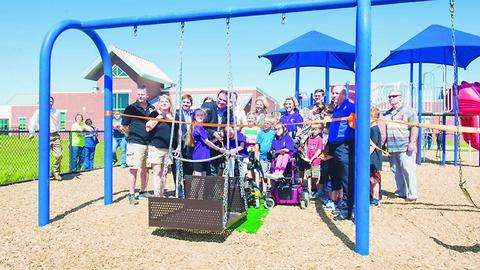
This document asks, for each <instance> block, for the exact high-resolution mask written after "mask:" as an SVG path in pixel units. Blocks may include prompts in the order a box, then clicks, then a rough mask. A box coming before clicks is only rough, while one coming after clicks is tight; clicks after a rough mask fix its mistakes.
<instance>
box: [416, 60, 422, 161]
mask: <svg viewBox="0 0 480 270" xmlns="http://www.w3.org/2000/svg"><path fill="white" fill-rule="evenodd" d="M422 77H423V76H422V62H419V63H418V123H422V113H423V93H422V88H423V87H422V84H423V82H422ZM422 139H423V138H422V128H420V127H419V128H418V137H417V164H418V165H422Z"/></svg>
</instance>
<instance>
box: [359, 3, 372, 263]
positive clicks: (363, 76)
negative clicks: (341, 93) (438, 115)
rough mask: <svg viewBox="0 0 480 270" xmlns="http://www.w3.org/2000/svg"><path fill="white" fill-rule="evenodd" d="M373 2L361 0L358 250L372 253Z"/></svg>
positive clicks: (365, 253) (362, 252) (360, 252)
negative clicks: (371, 96) (370, 249)
mask: <svg viewBox="0 0 480 270" xmlns="http://www.w3.org/2000/svg"><path fill="white" fill-rule="evenodd" d="M370 18H371V2H370V0H358V6H357V30H356V44H355V49H356V55H357V68H356V71H355V81H356V83H355V85H356V86H357V90H356V92H355V94H356V95H355V98H356V102H355V107H356V113H357V118H356V121H355V251H356V252H357V253H359V254H360V255H364V256H366V255H368V254H369V234H370V206H369V203H370V185H369V181H370V180H369V179H370V152H369V148H370V143H369V142H370V80H371V77H370V76H371V71H370V70H371V21H370Z"/></svg>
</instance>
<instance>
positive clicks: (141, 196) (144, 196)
mask: <svg viewBox="0 0 480 270" xmlns="http://www.w3.org/2000/svg"><path fill="white" fill-rule="evenodd" d="M149 197H153V194H152V193H150V192H148V191H143V192H139V193H138V199H139V200H141V199H148V198H149Z"/></svg>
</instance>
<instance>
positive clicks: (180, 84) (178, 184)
mask: <svg viewBox="0 0 480 270" xmlns="http://www.w3.org/2000/svg"><path fill="white" fill-rule="evenodd" d="M184 33H185V22H181V24H180V45H179V54H180V63H179V71H178V74H179V75H178V95H177V104H178V108H179V109H180V111H179V116H182V115H183V109H182V106H181V99H182V89H183V44H184ZM179 120H180V121H181V120H182V119H181V118H180V119H179ZM174 125H175V124H174ZM173 131H174V128H173V127H172V130H171V132H172V136H170V141H171V142H170V151H172V150H171V149H172V144H173V143H172V140H173ZM179 131H180V134H179V136H180V138H182V137H183V134H182V129H181V127H180V124H179ZM178 147H181V145H179V146H178ZM180 151H181V150H180ZM177 154H179V153H177ZM174 162H175V165H176V166H175V168H176V178H177V179H176V181H175V184H176V187H175V197H177V198H179V195H180V194H179V190H180V187H181V188H182V190H184V182H183V180H184V177H183V166H182V161H181V160H179V159H175V160H174ZM184 196H185V194H184Z"/></svg>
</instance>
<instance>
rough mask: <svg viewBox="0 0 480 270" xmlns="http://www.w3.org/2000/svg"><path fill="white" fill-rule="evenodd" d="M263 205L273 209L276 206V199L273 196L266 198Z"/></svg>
mask: <svg viewBox="0 0 480 270" xmlns="http://www.w3.org/2000/svg"><path fill="white" fill-rule="evenodd" d="M263 205H264V206H265V208H267V209H272V208H273V207H274V206H275V201H274V200H273V199H272V198H266V199H265V202H264V203H263Z"/></svg>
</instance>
